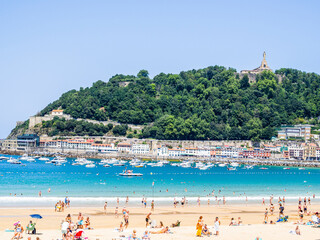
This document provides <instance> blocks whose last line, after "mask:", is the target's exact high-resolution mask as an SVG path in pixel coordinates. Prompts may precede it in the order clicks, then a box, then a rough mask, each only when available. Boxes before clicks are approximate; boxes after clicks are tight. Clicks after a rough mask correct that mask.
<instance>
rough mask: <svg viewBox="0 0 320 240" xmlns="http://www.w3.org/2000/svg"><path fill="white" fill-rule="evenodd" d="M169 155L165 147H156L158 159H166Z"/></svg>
mask: <svg viewBox="0 0 320 240" xmlns="http://www.w3.org/2000/svg"><path fill="white" fill-rule="evenodd" d="M168 155H169V152H168V148H167V147H166V146H158V147H157V156H159V157H167V156H168Z"/></svg>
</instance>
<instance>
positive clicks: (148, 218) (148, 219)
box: [146, 213, 152, 227]
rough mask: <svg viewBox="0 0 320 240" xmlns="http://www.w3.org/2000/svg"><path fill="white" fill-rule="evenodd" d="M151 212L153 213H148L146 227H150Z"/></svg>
mask: <svg viewBox="0 0 320 240" xmlns="http://www.w3.org/2000/svg"><path fill="white" fill-rule="evenodd" d="M151 214H152V213H148V215H147V216H146V227H148V225H149V222H150V216H151Z"/></svg>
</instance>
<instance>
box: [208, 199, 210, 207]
mask: <svg viewBox="0 0 320 240" xmlns="http://www.w3.org/2000/svg"><path fill="white" fill-rule="evenodd" d="M208 206H210V198H208Z"/></svg>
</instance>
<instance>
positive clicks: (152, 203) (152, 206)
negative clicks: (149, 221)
mask: <svg viewBox="0 0 320 240" xmlns="http://www.w3.org/2000/svg"><path fill="white" fill-rule="evenodd" d="M151 211H153V212H154V200H152V202H151Z"/></svg>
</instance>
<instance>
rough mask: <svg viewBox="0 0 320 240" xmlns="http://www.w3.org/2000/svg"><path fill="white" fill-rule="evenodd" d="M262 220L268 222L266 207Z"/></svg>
mask: <svg viewBox="0 0 320 240" xmlns="http://www.w3.org/2000/svg"><path fill="white" fill-rule="evenodd" d="M264 222H268V208H266V211H265V212H264Z"/></svg>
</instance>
